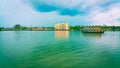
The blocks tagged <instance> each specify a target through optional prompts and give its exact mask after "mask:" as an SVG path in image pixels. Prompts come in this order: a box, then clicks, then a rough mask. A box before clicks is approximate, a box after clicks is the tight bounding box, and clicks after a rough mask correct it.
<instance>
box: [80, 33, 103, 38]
mask: <svg viewBox="0 0 120 68" xmlns="http://www.w3.org/2000/svg"><path fill="white" fill-rule="evenodd" d="M82 34H83V35H84V36H87V37H98V38H100V37H102V34H103V33H82Z"/></svg>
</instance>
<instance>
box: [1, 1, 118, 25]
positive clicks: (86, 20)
mask: <svg viewBox="0 0 120 68" xmlns="http://www.w3.org/2000/svg"><path fill="white" fill-rule="evenodd" d="M55 23H69V25H115V26H120V0H0V26H1V27H12V26H14V25H16V24H20V25H22V26H53V25H54V24H55Z"/></svg>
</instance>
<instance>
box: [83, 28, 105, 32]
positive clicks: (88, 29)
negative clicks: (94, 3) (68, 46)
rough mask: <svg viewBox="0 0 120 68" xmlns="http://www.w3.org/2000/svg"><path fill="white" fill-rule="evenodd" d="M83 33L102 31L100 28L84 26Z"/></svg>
mask: <svg viewBox="0 0 120 68" xmlns="http://www.w3.org/2000/svg"><path fill="white" fill-rule="evenodd" d="M82 32H83V33H104V31H103V30H102V29H101V28H84V29H83V30H82Z"/></svg>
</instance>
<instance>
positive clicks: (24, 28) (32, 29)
mask: <svg viewBox="0 0 120 68" xmlns="http://www.w3.org/2000/svg"><path fill="white" fill-rule="evenodd" d="M45 30H54V27H25V26H21V25H20V24H17V25H15V26H13V27H12V28H4V27H0V31H45Z"/></svg>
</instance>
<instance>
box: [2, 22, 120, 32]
mask: <svg viewBox="0 0 120 68" xmlns="http://www.w3.org/2000/svg"><path fill="white" fill-rule="evenodd" d="M84 28H101V29H103V30H104V31H120V26H107V25H103V26H100V25H99V26H98V25H88V26H81V25H76V26H69V30H70V31H80V30H83V29H84ZM54 29H55V28H54V27H25V26H21V25H20V24H16V25H14V26H13V27H11V28H6V27H0V31H53V30H54Z"/></svg>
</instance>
